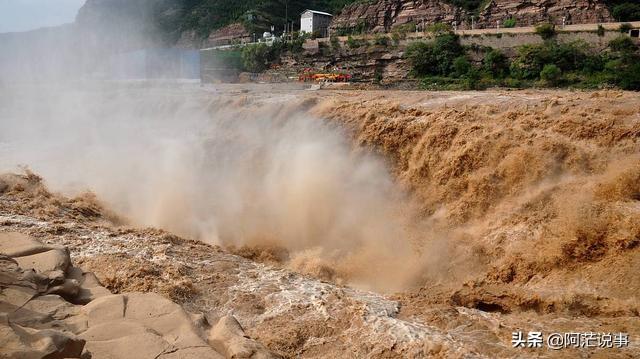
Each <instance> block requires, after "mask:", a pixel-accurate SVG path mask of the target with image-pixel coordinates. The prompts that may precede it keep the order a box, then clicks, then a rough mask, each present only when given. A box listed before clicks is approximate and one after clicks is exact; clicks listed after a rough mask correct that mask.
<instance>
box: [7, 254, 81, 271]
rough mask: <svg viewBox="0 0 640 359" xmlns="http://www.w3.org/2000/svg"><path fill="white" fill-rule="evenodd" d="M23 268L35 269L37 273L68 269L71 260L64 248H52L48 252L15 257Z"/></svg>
mask: <svg viewBox="0 0 640 359" xmlns="http://www.w3.org/2000/svg"><path fill="white" fill-rule="evenodd" d="M14 259H15V260H16V262H18V265H19V266H20V268H22V269H33V270H34V271H36V272H37V273H46V272H49V271H56V270H61V271H66V270H67V268H68V267H69V264H70V262H71V260H70V258H69V253H68V252H67V250H64V249H52V250H49V251H47V252H42V253H38V254H33V255H28V256H24V257H14Z"/></svg>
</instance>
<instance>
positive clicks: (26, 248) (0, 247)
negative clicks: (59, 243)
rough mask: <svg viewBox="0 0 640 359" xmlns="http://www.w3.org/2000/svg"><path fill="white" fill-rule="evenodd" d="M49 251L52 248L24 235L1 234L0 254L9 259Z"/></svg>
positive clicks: (15, 233) (13, 233)
mask: <svg viewBox="0 0 640 359" xmlns="http://www.w3.org/2000/svg"><path fill="white" fill-rule="evenodd" d="M49 249H51V248H50V247H48V246H46V245H44V244H42V243H40V242H38V241H36V240H35V239H33V238H31V237H29V236H27V235H24V234H22V233H17V232H8V233H0V253H2V254H4V255H6V256H9V257H23V256H29V255H33V254H38V253H42V252H46V251H48V250H49Z"/></svg>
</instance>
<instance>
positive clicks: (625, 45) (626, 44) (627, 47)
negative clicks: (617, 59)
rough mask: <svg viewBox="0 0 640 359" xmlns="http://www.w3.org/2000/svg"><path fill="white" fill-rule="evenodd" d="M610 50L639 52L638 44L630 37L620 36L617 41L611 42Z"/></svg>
mask: <svg viewBox="0 0 640 359" xmlns="http://www.w3.org/2000/svg"><path fill="white" fill-rule="evenodd" d="M609 48H610V49H611V50H613V51H616V52H621V53H632V52H635V51H636V50H638V47H637V46H636V44H635V43H634V42H633V40H631V38H630V37H629V36H625V35H620V36H618V37H616V38H615V39H613V40H611V41H609Z"/></svg>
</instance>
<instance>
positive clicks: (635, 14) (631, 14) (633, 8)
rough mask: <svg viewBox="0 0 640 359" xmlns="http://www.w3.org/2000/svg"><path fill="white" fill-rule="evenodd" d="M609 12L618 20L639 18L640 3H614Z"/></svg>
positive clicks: (635, 19)
mask: <svg viewBox="0 0 640 359" xmlns="http://www.w3.org/2000/svg"><path fill="white" fill-rule="evenodd" d="M611 14H612V15H613V17H614V18H615V19H616V20H618V21H637V20H640V4H634V3H631V2H626V3H622V4H619V5H616V6H614V7H613V11H612V12H611Z"/></svg>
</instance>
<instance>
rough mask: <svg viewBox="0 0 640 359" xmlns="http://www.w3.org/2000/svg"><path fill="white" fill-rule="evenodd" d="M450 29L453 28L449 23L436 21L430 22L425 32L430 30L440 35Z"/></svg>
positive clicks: (448, 31)
mask: <svg viewBox="0 0 640 359" xmlns="http://www.w3.org/2000/svg"><path fill="white" fill-rule="evenodd" d="M452 31H453V29H452V28H451V25H449V24H445V23H442V22H436V23H435V24H431V25H429V26H427V32H430V33H432V34H435V35H442V34H446V33H450V32H452Z"/></svg>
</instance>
